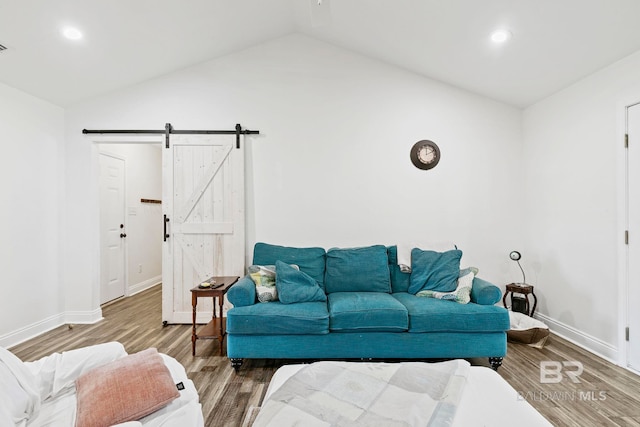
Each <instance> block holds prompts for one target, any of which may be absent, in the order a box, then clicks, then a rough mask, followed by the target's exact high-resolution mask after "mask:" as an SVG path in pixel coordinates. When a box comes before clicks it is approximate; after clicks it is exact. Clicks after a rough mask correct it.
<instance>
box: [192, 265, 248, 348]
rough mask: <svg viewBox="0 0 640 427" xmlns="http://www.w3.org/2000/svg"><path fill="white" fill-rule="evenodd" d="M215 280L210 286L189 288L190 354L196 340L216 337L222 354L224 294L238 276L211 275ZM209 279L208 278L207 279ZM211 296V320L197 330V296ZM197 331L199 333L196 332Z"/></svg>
mask: <svg viewBox="0 0 640 427" xmlns="http://www.w3.org/2000/svg"><path fill="white" fill-rule="evenodd" d="M211 279H214V280H215V281H216V282H215V284H214V285H213V286H211V287H210V288H201V287H200V286H196V287H195V288H193V289H191V305H192V306H193V330H192V332H191V354H192V355H193V356H195V355H196V341H197V340H199V339H214V338H215V339H217V340H218V341H219V342H220V355H221V356H222V354H223V353H222V343H223V340H224V337H225V335H226V334H227V332H226V320H227V319H226V318H225V317H224V316H223V312H222V306H223V305H224V294H226V293H227V291H228V290H229V288H230V287H231V286H232V285H233V284H234V283H236V282H237V281H238V279H239V277H238V276H224V277H212V278H211ZM209 280H210V279H209ZM205 297H210V298H213V317H212V318H211V321H210V322H209V323H207V324H206V325H205V326H203V327H201V328H200V330H198V327H197V325H196V306H197V305H198V298H205ZM216 298H218V303H219V307H220V310H219V311H220V315H219V316H217V315H216ZM198 332H199V333H198Z"/></svg>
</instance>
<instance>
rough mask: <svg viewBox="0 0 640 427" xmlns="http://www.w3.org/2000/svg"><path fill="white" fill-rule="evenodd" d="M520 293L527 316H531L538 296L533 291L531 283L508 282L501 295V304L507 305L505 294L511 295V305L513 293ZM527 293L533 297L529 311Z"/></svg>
mask: <svg viewBox="0 0 640 427" xmlns="http://www.w3.org/2000/svg"><path fill="white" fill-rule="evenodd" d="M514 293H516V294H522V295H524V298H525V301H526V302H525V310H526V313H524V314H526V315H527V316H531V317H533V313H534V312H535V311H536V306H537V305H538V297H536V294H534V293H533V285H527V284H526V283H510V284H508V285H507V290H506V291H505V293H504V297H502V305H504V307H505V308H506V307H507V296H509V295H510V296H511V304H512V305H513V294H514ZM529 294H531V296H532V297H533V308H531V311H529Z"/></svg>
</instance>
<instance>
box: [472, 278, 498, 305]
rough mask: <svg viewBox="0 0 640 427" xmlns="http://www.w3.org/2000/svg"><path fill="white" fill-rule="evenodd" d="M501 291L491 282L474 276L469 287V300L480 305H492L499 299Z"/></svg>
mask: <svg viewBox="0 0 640 427" xmlns="http://www.w3.org/2000/svg"><path fill="white" fill-rule="evenodd" d="M500 298H502V292H501V291H500V288H498V287H497V286H496V285H494V284H493V283H489V282H487V281H486V280H483V279H480V278H478V277H475V278H474V279H473V286H472V288H471V302H475V303H476V304H481V305H493V304H495V303H497V302H498V301H500Z"/></svg>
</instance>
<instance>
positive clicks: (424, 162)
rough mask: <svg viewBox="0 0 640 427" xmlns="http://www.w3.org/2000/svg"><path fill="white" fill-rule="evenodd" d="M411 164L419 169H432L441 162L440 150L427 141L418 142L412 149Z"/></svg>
mask: <svg viewBox="0 0 640 427" xmlns="http://www.w3.org/2000/svg"><path fill="white" fill-rule="evenodd" d="M410 157H411V162H412V163H413V165H414V166H415V167H417V168H418V169H423V170H427V169H432V168H434V167H435V166H436V165H437V164H438V162H439V161H440V148H438V146H437V145H436V143H435V142H433V141H429V140H427V139H425V140H422V141H418V142H416V143H415V144H414V145H413V147H411V153H410Z"/></svg>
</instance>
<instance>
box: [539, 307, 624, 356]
mask: <svg viewBox="0 0 640 427" xmlns="http://www.w3.org/2000/svg"><path fill="white" fill-rule="evenodd" d="M534 317H536V318H537V319H538V320H540V321H541V322H543V323H545V324H546V325H547V326H549V330H550V331H551V332H553V333H554V334H556V335H558V336H559V337H561V338H564V339H566V340H567V341H569V342H572V343H574V344H575V345H577V346H579V347H582V348H584V349H585V350H587V351H589V352H591V353H593V354H595V355H596V356H599V357H602V358H603V359H605V360H607V361H609V362H611V363H613V364H614V365H619V349H618V348H617V347H615V346H613V345H611V344H609V343H606V342H604V341H602V340H601V339H599V338H596V337H593V336H591V335H589V334H586V333H584V332H582V331H579V330H577V329H576V328H574V327H572V326H569V325H566V324H564V323H562V322H560V321H557V320H555V319H552V318H550V317H548V316H545V315H544V314H540V313H536V315H535V316H534Z"/></svg>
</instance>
